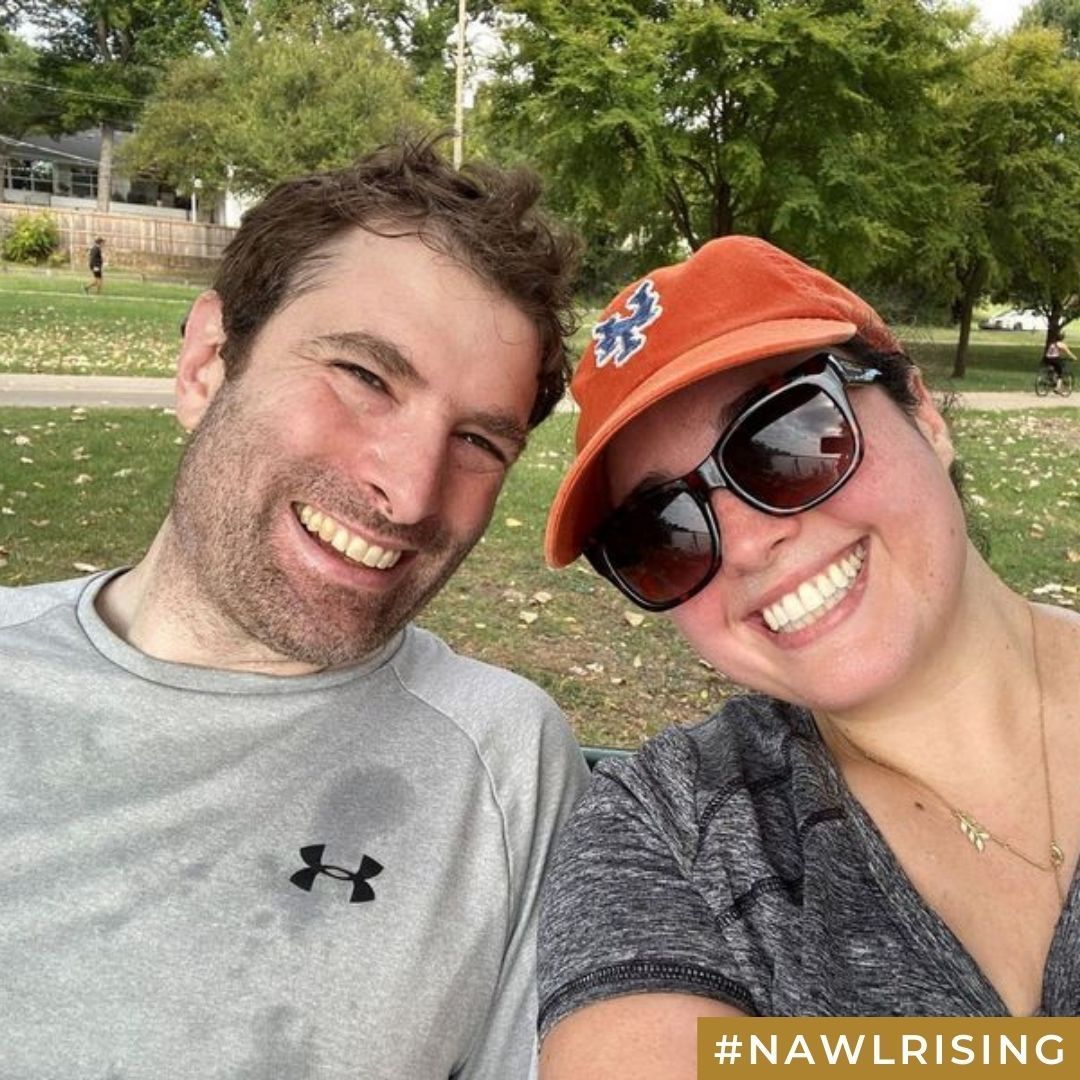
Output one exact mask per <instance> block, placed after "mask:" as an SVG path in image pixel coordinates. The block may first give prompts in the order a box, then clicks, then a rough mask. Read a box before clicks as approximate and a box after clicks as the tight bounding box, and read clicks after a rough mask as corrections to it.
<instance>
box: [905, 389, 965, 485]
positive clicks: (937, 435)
mask: <svg viewBox="0 0 1080 1080" xmlns="http://www.w3.org/2000/svg"><path fill="white" fill-rule="evenodd" d="M908 379H909V381H910V385H911V392H912V393H913V394H914V395H915V399H916V401H917V402H918V405H917V406H916V409H915V413H914V416H913V417H912V419H913V420H914V421H915V426H916V427H917V428H918V429H919V431H920V432H922V436H923V438H924V439H926V441H927V442H928V443H929V444H930V446H931V447H932V448H933V451H934V453H935V454H937V456H938V458H939V460H940V461H941V464H942V465H944V466H945V468H946V469H948V468H949V467H950V466H951V465H952V463H953V461H954V460H955V459H956V451H955V450H954V449H953V443H952V436H951V435H950V434H949V425H948V424H946V423H945V419H944V417H943V416H942V415H941V413H940V412H939V411H938V408H937V406H936V405H935V404H934V399H933V398H932V397H931V396H930V391H929V390H927V388H926V383H925V382H923V377H922V372H921V371H920V370H919V369H918V368H915V367H913V368H912V369H911V371H910V373H909V375H908Z"/></svg>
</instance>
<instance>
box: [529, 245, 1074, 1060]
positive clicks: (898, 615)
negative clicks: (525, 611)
mask: <svg viewBox="0 0 1080 1080" xmlns="http://www.w3.org/2000/svg"><path fill="white" fill-rule="evenodd" d="M605 316H606V317H605V318H604V319H603V320H602V321H601V322H600V324H599V325H598V326H597V327H596V329H595V330H594V331H593V342H592V344H591V345H590V347H589V348H588V350H587V351H586V353H585V356H584V358H583V360H582V363H581V366H580V368H579V370H578V373H577V375H576V377H575V379H574V394H575V397H576V398H577V400H578V402H579V404H580V406H581V414H580V421H579V426H578V438H577V445H578V454H577V458H576V460H575V461H574V463H573V465H572V467H571V469H570V471H569V473H568V474H567V476H566V478H565V480H564V481H563V484H562V486H561V488H560V490H559V493H558V495H557V497H556V500H555V503H554V505H553V507H552V511H551V517H550V519H549V522H548V533H547V555H548V559H549V561H550V562H551V563H552V564H554V565H565V564H567V563H569V562H570V561H572V560H573V559H574V558H575V557H576V556H577V555H578V554H579V553H582V552H584V553H585V554H586V555H587V556H588V558H589V559H590V561H591V562H592V563H593V565H594V567H596V568H597V569H598V570H599V571H600V573H602V574H603V575H604V576H606V577H607V578H609V579H610V580H611V581H612V582H613V583H614V584H615V585H616V587H618V588H619V589H621V590H622V591H623V592H624V593H625V594H626V596H627V597H629V598H630V599H631V600H633V601H634V602H636V603H638V604H640V605H641V606H643V607H645V608H647V609H649V610H652V611H667V612H668V613H669V615H670V617H671V618H672V619H673V620H674V622H675V624H676V626H677V627H678V629H679V630H680V631H681V632H682V634H683V635H684V636H685V637H686V638H687V640H688V641H689V642H690V644H691V645H692V646H693V647H694V649H695V650H696V651H697V652H698V653H699V654H700V656H701V657H702V658H703V659H705V660H706V661H708V662H709V663H710V664H711V665H713V666H714V667H715V668H717V669H718V670H721V671H724V672H726V673H727V675H728V676H729V677H730V678H732V679H733V680H735V681H736V682H738V683H741V684H743V685H745V686H748V687H751V688H752V689H754V690H755V691H758V692H759V693H758V694H757V695H752V696H749V697H742V698H737V699H734V700H732V701H730V702H729V703H728V704H727V705H726V706H725V708H724V709H723V710H722V711H721V712H720V713H719V714H717V715H716V716H714V717H712V718H711V719H709V720H707V721H705V722H704V723H702V724H700V725H698V726H696V727H692V728H688V729H687V728H684V729H675V728H673V729H670V730H669V731H667V732H666V733H664V734H663V735H661V736H659V737H658V738H657V739H655V740H653V741H652V742H651V743H650V744H648V745H647V746H646V747H645V748H644V749H643V750H642V751H641V752H640V753H639V754H638V755H637V756H636V757H635V758H633V759H631V760H629V761H623V762H619V763H615V764H610V763H609V764H607V765H604V766H602V767H601V768H600V769H599V770H598V774H597V776H596V777H595V778H594V782H593V785H592V787H591V788H590V791H589V793H588V794H587V795H586V797H585V798H584V800H583V801H582V803H581V804H580V805H579V807H578V809H577V810H576V811H575V814H574V816H573V818H572V820H571V823H570V824H569V826H568V828H567V831H566V833H564V838H563V841H562V842H561V844H560V849H559V853H558V855H557V856H556V858H555V860H554V864H553V866H552V868H551V870H550V872H549V875H548V882H549V884H548V887H547V892H546V895H545V898H544V903H543V912H542V917H541V985H540V998H541V1033H542V1036H543V1039H544V1042H543V1050H542V1055H541V1062H542V1066H543V1068H542V1076H543V1078H544V1080H562V1078H569V1077H573V1078H575V1080H581V1078H582V1077H586V1076H587V1077H589V1078H602V1077H608V1076H610V1077H620V1078H627V1077H638V1076H642V1077H644V1076H649V1077H653V1076H663V1077H665V1078H672V1077H682V1076H686V1077H692V1076H694V1075H695V1072H694V1048H695V1038H694V1031H695V1023H694V1022H695V1020H696V1018H697V1017H699V1016H732V1015H739V1014H744V1013H746V1014H751V1015H753V1014H759V1015H784V1014H787V1015H800V1014H802V1015H882V1014H886V1015H887V1014H898V1015H915V1014H919V1015H996V1014H1005V1013H1013V1014H1028V1013H1034V1012H1038V1011H1043V1012H1047V1013H1054V1014H1075V1013H1076V1012H1077V1011H1078V1008H1080V920H1078V917H1080V899H1078V896H1077V889H1076V888H1070V882H1071V881H1072V878H1073V873H1074V869H1075V866H1076V862H1077V853H1078V850H1080V786H1078V785H1077V784H1076V782H1075V777H1076V774H1077V766H1078V765H1080V709H1078V705H1077V701H1078V696H1077V694H1076V686H1077V685H1078V684H1080V619H1078V618H1077V617H1076V616H1075V615H1074V614H1073V613H1069V612H1066V611H1064V610H1059V609H1054V608H1048V607H1035V606H1032V605H1030V604H1028V603H1027V602H1026V601H1025V600H1024V599H1023V598H1022V597H1020V596H1018V595H1016V594H1015V593H1013V592H1012V591H1010V590H1009V589H1008V588H1007V587H1006V586H1005V585H1004V584H1003V583H1002V582H1001V581H1000V580H999V579H998V578H997V577H996V576H995V575H994V573H993V572H992V571H991V570H990V569H989V567H988V566H987V565H986V563H985V562H984V561H983V559H982V558H981V557H980V556H979V555H978V553H977V552H976V551H975V549H974V548H973V547H972V546H971V544H970V543H969V542H968V540H967V538H966V535H965V527H964V516H963V512H962V509H961V505H960V501H959V499H958V497H957V494H956V492H955V490H954V488H953V486H952V484H951V482H950V466H951V465H952V463H953V448H952V444H951V442H950V439H949V434H948V431H947V430H946V426H945V424H944V423H943V421H942V419H941V416H940V415H939V414H938V412H937V410H936V409H935V407H934V405H933V403H932V402H931V400H930V397H929V395H928V393H927V391H926V388H925V386H924V384H923V381H922V379H921V377H920V375H919V373H918V371H917V370H916V369H915V368H914V367H912V366H911V363H910V361H909V360H908V359H907V357H906V356H904V354H903V353H902V351H901V350H900V347H899V345H898V344H897V342H896V341H895V339H894V338H893V337H892V335H891V334H890V332H889V330H888V329H887V328H886V327H885V325H884V323H883V322H882V321H881V319H880V318H879V317H878V316H877V315H876V314H875V313H874V312H873V310H872V309H871V308H870V307H869V306H868V305H866V304H865V303H864V302H863V301H862V300H860V299H859V298H858V297H856V296H855V295H854V294H852V293H851V292H849V291H848V290H847V289H845V288H844V287H843V286H841V285H839V284H837V283H836V282H834V281H832V280H831V279H830V278H828V277H826V276H825V275H823V274H821V273H819V272H817V271H815V270H812V269H811V268H810V267H808V266H805V265H804V264H802V263H800V262H799V261H798V260H796V259H793V258H791V257H790V256H788V255H786V254H785V253H783V252H781V251H779V250H777V249H776V248H773V247H771V246H770V245H768V244H766V243H765V242H763V241H760V240H755V239H751V238H747V237H728V238H725V239H722V240H718V241H714V242H713V243H711V244H709V245H707V246H706V247H704V248H702V249H701V250H700V251H698V252H697V253H696V254H695V255H693V256H692V257H691V258H690V259H689V260H688V261H686V262H685V263H683V264H680V265H678V266H675V267H667V268H664V269H661V270H657V271H656V272H655V273H653V274H650V275H649V276H648V277H647V278H645V279H643V280H642V281H640V282H636V283H635V284H634V285H632V286H630V287H629V288H628V289H627V290H624V292H623V293H621V294H620V296H619V297H617V298H616V299H615V301H614V302H613V303H612V305H611V306H610V307H609V309H608V311H607V312H606V313H605ZM1063 909H1065V910H1067V911H1068V912H1069V913H1071V917H1070V918H1062V912H1063ZM1055 935H1056V936H1055Z"/></svg>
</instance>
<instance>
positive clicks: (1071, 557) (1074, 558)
mask: <svg viewBox="0 0 1080 1080" xmlns="http://www.w3.org/2000/svg"><path fill="white" fill-rule="evenodd" d="M1065 561H1066V562H1080V551H1073V549H1072V548H1069V550H1068V551H1066V552H1065Z"/></svg>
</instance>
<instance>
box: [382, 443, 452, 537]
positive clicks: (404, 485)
mask: <svg viewBox="0 0 1080 1080" xmlns="http://www.w3.org/2000/svg"><path fill="white" fill-rule="evenodd" d="M446 465H447V438H446V436H445V433H444V432H442V431H440V430H438V428H437V425H424V424H416V425H413V426H408V427H399V428H397V429H395V430H394V431H391V432H386V433H383V434H382V436H381V437H380V438H379V439H377V440H376V441H375V442H374V443H373V444H372V446H371V448H370V451H369V453H368V454H367V455H365V469H364V474H363V475H362V479H363V481H364V482H365V483H366V484H367V485H368V486H369V487H370V488H371V489H372V490H373V492H374V494H375V499H376V503H377V506H378V509H379V511H380V512H381V513H382V514H383V515H384V516H385V517H386V518H387V519H388V520H389V521H392V522H394V524H396V525H416V524H418V523H419V522H421V521H425V520H427V519H428V518H431V517H433V516H434V515H435V514H436V513H437V512H438V509H439V505H440V503H441V501H442V497H443V489H444V485H445V482H446Z"/></svg>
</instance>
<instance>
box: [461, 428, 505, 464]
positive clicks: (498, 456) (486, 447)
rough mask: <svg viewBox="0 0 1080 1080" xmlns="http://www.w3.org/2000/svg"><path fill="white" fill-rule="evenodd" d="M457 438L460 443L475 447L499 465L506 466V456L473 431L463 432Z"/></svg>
mask: <svg viewBox="0 0 1080 1080" xmlns="http://www.w3.org/2000/svg"><path fill="white" fill-rule="evenodd" d="M459 437H460V438H461V440H462V442H465V443H467V444H468V445H469V446H475V447H476V448H477V449H478V450H482V451H483V452H484V453H485V454H487V455H489V456H490V457H493V458H494V459H495V460H496V461H498V462H500V463H501V464H503V465H505V464H506V455H505V454H504V453H503V452H502V450H500V449H499V448H498V447H497V446H496V445H495V444H494V443H493V442H492V441H491V440H490V439H488V438H485V437H484V436H483V435H478V434H477V433H476V432H475V431H464V432H462V433H461V435H460V436H459Z"/></svg>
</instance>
